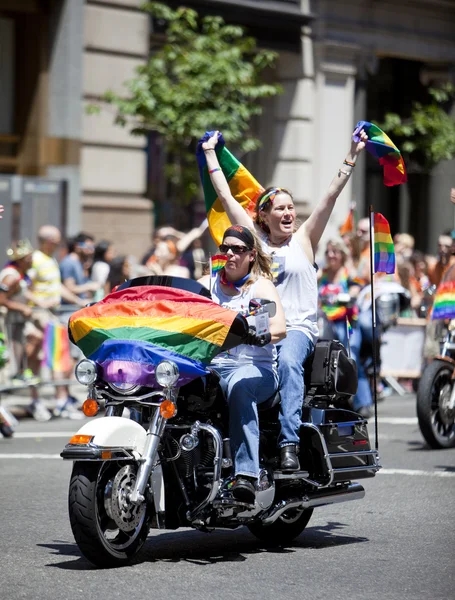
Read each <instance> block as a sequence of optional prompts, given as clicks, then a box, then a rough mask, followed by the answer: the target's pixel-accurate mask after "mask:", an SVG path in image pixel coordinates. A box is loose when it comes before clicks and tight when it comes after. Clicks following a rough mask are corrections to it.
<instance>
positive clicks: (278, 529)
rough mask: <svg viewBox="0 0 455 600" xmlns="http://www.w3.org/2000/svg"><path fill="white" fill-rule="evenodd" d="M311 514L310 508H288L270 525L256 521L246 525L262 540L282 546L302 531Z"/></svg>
mask: <svg viewBox="0 0 455 600" xmlns="http://www.w3.org/2000/svg"><path fill="white" fill-rule="evenodd" d="M312 514H313V509H312V508H307V509H306V510H304V511H303V512H301V511H295V510H290V511H289V514H288V513H284V514H283V515H281V517H278V519H277V520H276V521H275V522H274V523H272V524H271V525H264V524H263V523H261V522H260V521H258V522H257V523H251V524H250V525H248V526H247V527H248V529H249V530H250V531H251V533H252V534H253V535H255V536H256V537H257V538H259V539H260V540H261V541H262V542H266V543H267V544H271V545H274V546H282V545H284V544H289V543H290V542H292V540H295V538H296V537H298V536H299V535H300V534H301V533H302V531H303V530H304V529H305V527H306V526H307V525H308V521H309V520H310V519H311V515H312Z"/></svg>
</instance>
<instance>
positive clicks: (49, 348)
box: [42, 322, 72, 373]
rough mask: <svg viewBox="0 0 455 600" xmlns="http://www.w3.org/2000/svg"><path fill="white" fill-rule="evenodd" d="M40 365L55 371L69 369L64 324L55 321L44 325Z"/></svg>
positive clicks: (69, 359) (69, 361) (68, 349)
mask: <svg viewBox="0 0 455 600" xmlns="http://www.w3.org/2000/svg"><path fill="white" fill-rule="evenodd" d="M42 365H43V366H46V367H48V368H49V369H52V371H54V372H55V373H66V372H67V371H69V370H70V369H71V367H72V361H71V356H70V343H69V338H68V332H67V329H66V326H65V325H62V324H60V323H57V322H50V323H48V324H47V325H46V327H45V329H44V340H43V360H42Z"/></svg>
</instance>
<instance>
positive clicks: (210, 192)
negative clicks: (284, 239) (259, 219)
mask: <svg viewBox="0 0 455 600" xmlns="http://www.w3.org/2000/svg"><path fill="white" fill-rule="evenodd" d="M213 133H214V132H213V131H207V132H206V133H205V135H204V136H203V137H202V138H201V139H200V140H199V142H198V145H197V150H196V158H197V162H198V167H199V174H200V177H201V182H202V187H203V190H204V199H205V208H206V211H207V219H208V222H209V229H210V233H211V235H212V238H213V239H214V240H215V243H216V244H218V245H220V244H221V242H222V240H223V233H224V232H225V231H226V229H227V228H228V227H229V226H230V225H231V222H230V221H229V218H228V216H227V214H226V212H225V210H224V208H223V206H222V204H221V201H220V199H219V198H218V197H217V194H216V192H215V188H214V187H213V185H212V182H211V181H210V175H209V172H208V169H207V162H206V159H205V154H204V151H203V149H202V144H203V142H206V141H207V140H208V139H209V138H210V137H211V136H212V135H213ZM215 151H216V155H217V157H218V162H219V163H220V167H221V169H222V171H223V173H224V176H225V177H226V179H227V182H228V185H229V188H230V190H231V194H232V195H233V196H234V198H235V199H236V200H237V202H239V203H240V204H241V205H242V207H243V208H244V209H245V210H246V211H248V212H250V213H252V212H253V211H254V208H255V205H256V200H257V199H258V197H259V196H260V195H261V194H262V192H263V191H264V188H263V187H262V186H261V184H260V183H259V182H258V181H256V179H255V178H254V177H253V175H251V173H250V172H249V171H248V170H247V169H246V168H245V167H244V166H243V165H242V164H241V163H240V162H239V161H238V160H237V159H236V158H235V156H234V155H233V154H231V153H230V152H229V150H228V149H227V148H226V146H225V141H224V138H223V136H222V135H221V133H220V134H219V139H218V144H217V146H216V149H215Z"/></svg>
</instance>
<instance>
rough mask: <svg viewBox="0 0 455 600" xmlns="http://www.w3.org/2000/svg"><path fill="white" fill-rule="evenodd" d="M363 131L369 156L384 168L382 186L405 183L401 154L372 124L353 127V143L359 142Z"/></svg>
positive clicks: (384, 134)
mask: <svg viewBox="0 0 455 600" xmlns="http://www.w3.org/2000/svg"><path fill="white" fill-rule="evenodd" d="M361 129H363V130H364V131H365V133H366V134H367V136H368V141H367V143H366V149H367V150H368V152H369V153H370V154H372V155H373V156H374V157H375V158H377V159H378V160H379V164H380V165H382V166H383V167H384V185H387V186H392V185H399V184H400V183H406V181H407V176H406V168H405V166H404V160H403V157H402V156H401V152H400V151H399V150H398V148H397V147H396V146H395V144H394V143H393V142H392V140H391V139H390V138H389V136H388V135H387V134H386V133H384V131H382V129H380V128H379V127H378V126H377V125H375V124H374V123H370V122H369V121H359V122H358V123H357V125H356V126H355V131H354V134H353V136H352V139H353V140H354V142H359V141H360V136H359V135H358V134H359V132H360V130H361Z"/></svg>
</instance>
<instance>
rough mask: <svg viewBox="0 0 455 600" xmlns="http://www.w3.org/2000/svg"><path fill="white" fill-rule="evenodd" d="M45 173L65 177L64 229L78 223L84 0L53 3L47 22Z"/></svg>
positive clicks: (75, 227)
mask: <svg viewBox="0 0 455 600" xmlns="http://www.w3.org/2000/svg"><path fill="white" fill-rule="evenodd" d="M49 25H50V26H49V29H50V31H49V44H50V47H49V102H48V115H47V119H48V128H47V138H46V140H45V145H44V148H45V162H46V164H47V165H48V167H47V175H48V176H49V177H52V178H55V179H64V180H66V181H67V184H68V186H67V193H68V195H67V233H69V234H75V233H77V232H78V231H79V229H80V227H81V219H80V213H81V184H80V167H79V164H80V143H81V142H80V140H81V133H82V115H81V98H82V64H83V40H84V29H83V28H84V0H62V1H61V2H60V3H59V4H57V5H54V10H53V13H52V14H51V16H50V24H49Z"/></svg>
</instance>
